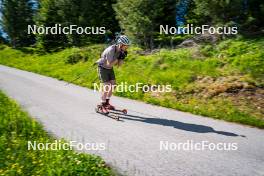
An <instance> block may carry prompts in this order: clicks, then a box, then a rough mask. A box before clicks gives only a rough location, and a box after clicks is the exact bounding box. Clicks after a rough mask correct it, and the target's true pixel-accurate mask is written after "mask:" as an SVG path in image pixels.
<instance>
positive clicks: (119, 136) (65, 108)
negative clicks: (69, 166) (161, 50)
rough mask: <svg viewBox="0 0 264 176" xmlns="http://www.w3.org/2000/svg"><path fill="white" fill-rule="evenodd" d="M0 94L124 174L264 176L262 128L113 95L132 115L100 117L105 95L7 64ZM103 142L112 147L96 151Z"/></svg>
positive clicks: (0, 74)
mask: <svg viewBox="0 0 264 176" xmlns="http://www.w3.org/2000/svg"><path fill="white" fill-rule="evenodd" d="M0 89H1V90H3V91H4V92H5V93H6V94H7V95H9V96H10V97H11V98H13V99H15V100H17V102H19V103H20V104H21V106H22V107H23V108H24V109H25V110H27V111H28V112H29V113H30V114H31V115H32V116H34V117H35V118H37V119H38V120H39V121H40V122H41V123H42V124H43V125H44V127H45V129H46V130H47V131H49V132H51V133H53V134H54V135H55V136H57V137H59V138H65V139H67V140H71V141H77V142H81V143H83V144H90V145H93V146H94V149H95V150H85V151H84V152H88V153H93V154H97V155H100V156H102V157H103V158H104V160H105V161H106V162H107V163H109V164H111V165H112V166H113V167H115V168H116V169H117V170H118V171H119V172H120V173H122V174H125V175H155V176H156V175H157V176H159V175H162V176H167V175H168V176H174V175H175V176H176V175H192V176H195V175H197V176H200V175H204V176H207V175H223V176H227V175H239V176H241V175H245V176H248V175H250V176H253V175H262V176H263V175H264V167H263V166H264V130H260V129H256V128H251V127H247V126H242V125H237V124H233V123H227V122H224V121H219V120H213V119H210V118H206V117H200V116H196V115H192V114H189V113H184V112H179V111H175V110H172V109H167V108H162V107H157V106H152V105H148V104H145V103H142V102H138V101H134V100H128V99H125V98H119V97H113V100H112V103H113V104H114V105H116V106H118V107H128V108H127V109H128V111H129V115H127V116H124V117H123V118H122V121H120V122H118V121H115V120H112V119H110V118H107V117H104V116H102V115H100V114H96V113H95V112H94V107H95V105H96V103H97V102H98V101H99V93H97V92H94V91H93V90H89V89H86V88H83V87H79V86H75V85H68V86H65V82H63V81H58V80H56V79H53V78H49V77H45V76H41V75H38V74H34V73H30V72H26V71H21V70H17V69H14V68H9V67H5V66H0ZM223 113H225V112H223ZM202 143H203V144H206V145H204V149H201V148H200V147H201V144H202ZM100 144H101V145H105V148H106V149H105V150H98V149H101V148H99V147H98V146H96V145H100ZM161 144H162V145H161ZM207 144H210V145H209V146H210V147H211V148H210V147H208V145H207ZM188 145H189V146H188ZM194 145H196V147H197V148H196V149H195V150H194V149H192V148H191V147H194ZM199 145H200V146H199ZM216 145H217V146H218V147H219V150H210V149H213V148H214V147H215V146H216ZM166 147H167V148H166ZM188 147H189V148H188ZM220 147H222V148H220ZM223 147H225V149H226V150H221V149H223ZM188 149H189V150H188ZM199 149H200V150H199ZM235 149H237V150H235Z"/></svg>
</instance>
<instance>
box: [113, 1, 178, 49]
mask: <svg viewBox="0 0 264 176" xmlns="http://www.w3.org/2000/svg"><path fill="white" fill-rule="evenodd" d="M168 3H171V1H167V4H166V1H155V0H118V1H117V4H115V5H114V9H115V11H116V14H117V19H118V20H119V24H120V26H121V28H122V29H124V30H125V33H126V34H127V35H128V36H130V37H131V38H132V39H133V41H134V42H135V43H137V44H140V45H142V46H144V47H145V48H150V49H153V48H154V36H155V34H156V33H157V32H158V31H159V26H160V24H163V23H164V21H163V19H165V22H166V21H170V23H171V19H172V18H171V17H174V16H175V13H174V10H170V11H166V7H168ZM173 7H175V5H174V6H173ZM172 9H173V8H172ZM172 11H173V13H174V14H166V13H168V12H172ZM168 16H169V17H170V18H168ZM173 19H174V18H173Z"/></svg>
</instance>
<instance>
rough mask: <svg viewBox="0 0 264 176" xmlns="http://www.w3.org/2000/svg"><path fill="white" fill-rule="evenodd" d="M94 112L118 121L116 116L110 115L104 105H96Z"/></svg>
mask: <svg viewBox="0 0 264 176" xmlns="http://www.w3.org/2000/svg"><path fill="white" fill-rule="evenodd" d="M95 112H97V113H99V114H102V115H105V116H107V117H110V118H112V119H115V120H119V116H118V115H116V114H113V113H110V112H109V110H108V109H107V107H106V106H105V105H101V104H100V105H97V107H96V108H95Z"/></svg>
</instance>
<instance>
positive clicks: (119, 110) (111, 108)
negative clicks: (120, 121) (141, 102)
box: [106, 104, 127, 114]
mask: <svg viewBox="0 0 264 176" xmlns="http://www.w3.org/2000/svg"><path fill="white" fill-rule="evenodd" d="M106 108H107V110H108V112H111V111H115V112H121V113H122V114H127V110H126V109H116V108H115V107H114V106H112V105H110V104H107V105H106Z"/></svg>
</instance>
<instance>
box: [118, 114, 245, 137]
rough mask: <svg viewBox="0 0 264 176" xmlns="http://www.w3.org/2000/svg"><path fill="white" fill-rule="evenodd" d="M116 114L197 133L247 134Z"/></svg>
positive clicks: (123, 117)
mask: <svg viewBox="0 0 264 176" xmlns="http://www.w3.org/2000/svg"><path fill="white" fill-rule="evenodd" d="M115 114H118V115H119V116H120V117H121V118H122V119H125V120H132V121H139V122H144V123H150V124H157V125H163V126H168V127H174V128H177V129H180V130H185V131H191V132H196V133H216V134H221V135H225V136H241V137H245V136H242V135H238V134H235V133H230V132H225V131H216V130H214V129H213V128H212V127H210V126H205V125H196V124H192V123H183V122H179V121H175V120H168V119H161V118H152V117H142V116H137V115H129V114H126V115H124V114H121V113H118V112H115Z"/></svg>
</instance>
